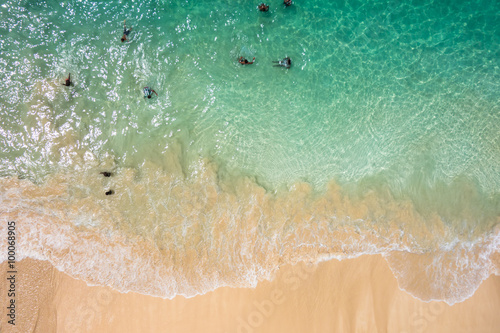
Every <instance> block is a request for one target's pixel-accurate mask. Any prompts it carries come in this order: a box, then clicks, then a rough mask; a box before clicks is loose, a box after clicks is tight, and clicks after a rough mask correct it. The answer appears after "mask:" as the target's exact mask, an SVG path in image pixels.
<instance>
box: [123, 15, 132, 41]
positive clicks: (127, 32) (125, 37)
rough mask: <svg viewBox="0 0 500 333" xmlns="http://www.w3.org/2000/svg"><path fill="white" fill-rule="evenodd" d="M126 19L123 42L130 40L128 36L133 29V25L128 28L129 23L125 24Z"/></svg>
mask: <svg viewBox="0 0 500 333" xmlns="http://www.w3.org/2000/svg"><path fill="white" fill-rule="evenodd" d="M125 21H126V20H123V36H122V43H123V42H124V41H126V40H128V38H127V36H128V35H129V34H130V31H131V30H132V27H130V29H128V30H127V25H126V24H125Z"/></svg>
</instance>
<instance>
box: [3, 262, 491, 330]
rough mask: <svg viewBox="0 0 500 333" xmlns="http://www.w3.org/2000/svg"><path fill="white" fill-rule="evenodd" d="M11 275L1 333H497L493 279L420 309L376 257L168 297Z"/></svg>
mask: <svg viewBox="0 0 500 333" xmlns="http://www.w3.org/2000/svg"><path fill="white" fill-rule="evenodd" d="M1 266H2V267H1V269H2V272H6V271H7V267H6V264H5V263H4V264H2V265H1ZM17 270H18V274H17V276H16V292H17V295H16V296H17V298H16V302H17V303H16V305H17V308H16V326H15V327H14V326H12V325H9V324H7V322H6V319H7V317H6V315H5V307H4V306H3V305H4V304H7V303H6V302H7V295H6V292H5V290H6V287H7V285H6V278H3V279H2V281H3V282H2V283H1V287H2V288H1V290H2V295H1V300H2V303H1V304H2V318H1V327H2V329H1V330H0V331H1V332H41V333H42V332H43V333H46V332H71V333H76V332H98V333H99V332H107V333H113V332H120V333H127V332H207V333H212V332H213V333H232V332H235V333H237V332H241V333H251V332H274V333H275V332H287V333H293V332H398V333H403V332H499V331H500V316H499V314H500V277H499V276H491V277H490V278H489V279H488V280H486V281H484V282H483V284H482V285H481V286H480V288H479V289H478V290H477V291H476V293H475V294H474V296H472V297H471V298H469V299H468V300H466V301H464V302H462V303H459V304H455V305H454V306H449V305H447V304H446V303H443V302H430V303H425V302H421V301H419V300H417V299H415V298H413V297H412V296H410V295H409V294H407V293H406V292H404V291H402V290H400V289H399V288H398V285H397V281H396V279H395V278H394V276H393V275H392V273H391V271H390V270H389V267H388V265H387V263H386V262H385V260H384V259H383V258H382V257H381V256H379V255H377V256H362V257H360V258H357V259H350V260H344V261H340V262H339V261H335V260H333V261H329V262H324V263H321V264H319V265H318V266H316V267H308V266H306V265H305V264H302V265H297V266H284V267H282V268H281V270H280V272H279V274H278V276H277V277H276V278H275V279H274V280H273V281H271V282H269V281H263V282H261V283H260V284H259V285H258V286H257V288H255V289H240V288H219V289H217V290H216V291H214V292H211V293H208V294H206V295H202V296H197V297H194V298H190V299H186V298H184V297H182V296H178V297H176V298H174V299H173V300H168V299H161V298H156V297H151V296H145V295H140V294H136V293H127V294H122V293H119V292H117V291H114V290H112V289H110V288H108V287H89V286H87V285H86V283H85V282H83V281H80V280H76V279H73V278H72V277H70V276H68V275H66V274H64V273H61V272H59V271H57V270H56V269H55V268H53V266H52V265H50V264H49V263H47V262H42V261H36V260H23V261H21V262H19V263H17ZM4 274H5V273H4ZM152 283H154V282H153V281H152Z"/></svg>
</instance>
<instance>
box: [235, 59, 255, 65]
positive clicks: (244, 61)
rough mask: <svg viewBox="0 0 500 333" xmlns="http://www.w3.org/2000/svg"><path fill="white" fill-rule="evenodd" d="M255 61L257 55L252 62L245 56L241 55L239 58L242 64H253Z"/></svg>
mask: <svg viewBox="0 0 500 333" xmlns="http://www.w3.org/2000/svg"><path fill="white" fill-rule="evenodd" d="M254 61H255V57H253V59H252V62H249V61H248V60H246V59H245V58H243V57H240V58H239V59H238V62H239V63H240V64H242V65H251V64H253V62H254Z"/></svg>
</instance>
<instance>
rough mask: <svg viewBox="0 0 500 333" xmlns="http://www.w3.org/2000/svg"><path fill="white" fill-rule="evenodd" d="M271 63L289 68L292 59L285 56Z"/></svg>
mask: <svg viewBox="0 0 500 333" xmlns="http://www.w3.org/2000/svg"><path fill="white" fill-rule="evenodd" d="M273 63H275V64H277V65H274V67H285V68H290V67H291V66H292V60H290V57H286V58H284V59H283V60H280V61H273Z"/></svg>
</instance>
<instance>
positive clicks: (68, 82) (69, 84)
mask: <svg viewBox="0 0 500 333" xmlns="http://www.w3.org/2000/svg"><path fill="white" fill-rule="evenodd" d="M61 84H62V85H63V86H66V87H69V86H71V85H73V82H71V73H69V74H68V78H67V79H66V81H65V82H64V83H61Z"/></svg>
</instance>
